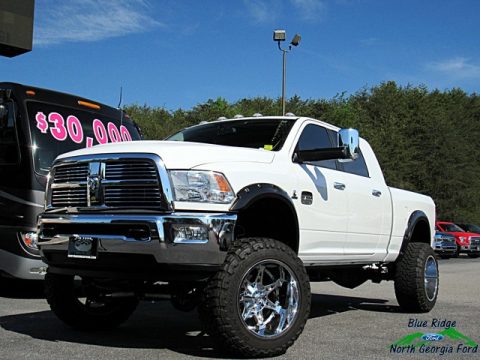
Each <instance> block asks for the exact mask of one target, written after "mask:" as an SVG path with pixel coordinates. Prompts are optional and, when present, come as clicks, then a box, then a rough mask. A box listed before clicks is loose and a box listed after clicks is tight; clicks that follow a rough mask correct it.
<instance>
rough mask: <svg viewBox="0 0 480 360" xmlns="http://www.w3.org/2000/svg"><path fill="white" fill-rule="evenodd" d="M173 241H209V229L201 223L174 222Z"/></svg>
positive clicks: (202, 242) (178, 242)
mask: <svg viewBox="0 0 480 360" xmlns="http://www.w3.org/2000/svg"><path fill="white" fill-rule="evenodd" d="M172 231H173V242H174V243H176V244H181V243H200V244H204V243H207V242H208V229H207V227H206V226H201V225H185V224H173V225H172Z"/></svg>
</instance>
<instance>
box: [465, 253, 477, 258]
mask: <svg viewBox="0 0 480 360" xmlns="http://www.w3.org/2000/svg"><path fill="white" fill-rule="evenodd" d="M479 256H480V254H479V253H469V254H468V257H470V258H473V259H475V258H478V257H479Z"/></svg>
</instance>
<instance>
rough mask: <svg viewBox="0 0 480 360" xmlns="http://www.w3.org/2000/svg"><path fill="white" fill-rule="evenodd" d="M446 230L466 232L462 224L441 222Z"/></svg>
mask: <svg viewBox="0 0 480 360" xmlns="http://www.w3.org/2000/svg"><path fill="white" fill-rule="evenodd" d="M440 226H441V227H442V228H443V229H444V231H448V232H465V230H463V229H462V228H461V227H460V226H458V225H455V224H440Z"/></svg>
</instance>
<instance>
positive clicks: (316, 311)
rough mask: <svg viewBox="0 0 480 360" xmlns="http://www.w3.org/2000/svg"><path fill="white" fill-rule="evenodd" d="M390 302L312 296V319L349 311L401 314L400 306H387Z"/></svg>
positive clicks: (350, 297) (346, 297) (335, 296)
mask: <svg viewBox="0 0 480 360" xmlns="http://www.w3.org/2000/svg"><path fill="white" fill-rule="evenodd" d="M387 302H388V300H382V299H369V298H361V297H353V296H337V295H321V294H312V306H311V308H310V319H312V318H317V317H322V316H326V315H332V314H337V313H341V312H345V311H349V310H366V311H373V312H388V313H399V312H401V310H400V306H398V305H393V306H392V305H385V304H386V303H387Z"/></svg>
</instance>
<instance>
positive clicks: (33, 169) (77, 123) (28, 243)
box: [0, 82, 141, 279]
mask: <svg viewBox="0 0 480 360" xmlns="http://www.w3.org/2000/svg"><path fill="white" fill-rule="evenodd" d="M140 139H141V135H140V131H139V129H138V127H137V126H136V125H135V123H134V122H133V121H132V120H131V119H130V118H129V117H128V116H127V115H126V114H125V113H124V112H123V111H121V110H118V109H115V108H112V107H110V106H106V105H103V104H100V103H98V102H95V101H92V100H88V99H85V98H80V97H78V96H74V95H69V94H64V93H59V92H55V91H51V90H46V89H40V88H35V87H31V86H26V85H20V84H14V83H5V82H4V83H0V276H5V275H7V276H10V277H15V278H22V279H43V273H44V267H45V264H44V263H43V262H42V261H41V260H40V256H39V252H38V249H37V245H36V233H35V231H36V217H37V214H38V213H40V212H41V211H42V210H43V207H44V191H45V186H46V183H47V176H48V172H49V169H50V165H51V164H52V162H53V160H54V159H55V157H57V156H58V155H59V154H62V153H65V152H68V151H71V150H76V149H79V148H82V147H90V146H94V145H96V144H105V143H108V142H120V141H132V140H140Z"/></svg>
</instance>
